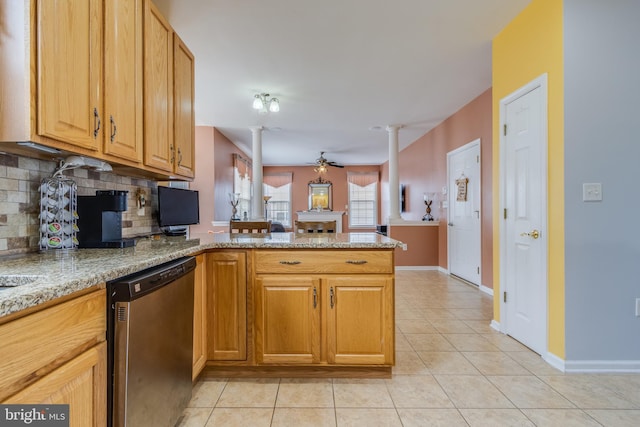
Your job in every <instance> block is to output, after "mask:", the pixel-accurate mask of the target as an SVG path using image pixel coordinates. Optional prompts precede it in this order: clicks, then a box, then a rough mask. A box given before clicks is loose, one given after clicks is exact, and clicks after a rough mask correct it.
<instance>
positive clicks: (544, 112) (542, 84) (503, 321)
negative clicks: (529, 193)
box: [499, 73, 549, 357]
mask: <svg viewBox="0 0 640 427" xmlns="http://www.w3.org/2000/svg"><path fill="white" fill-rule="evenodd" d="M538 88H540V89H541V94H540V108H541V111H540V113H541V120H540V121H541V125H540V126H541V141H540V142H541V144H542V146H541V147H540V149H541V159H542V162H543V164H542V165H541V170H542V171H543V174H542V175H543V176H541V177H540V180H541V190H542V191H543V192H544V194H545V197H542V202H541V204H542V206H540V207H541V209H542V212H543V215H542V217H541V221H542V224H540V226H541V230H542V232H543V233H545V241H546V246H545V248H544V249H545V250H544V252H545V253H544V255H543V256H542V264H543V270H544V271H543V274H542V276H543V278H544V282H545V287H544V301H545V306H544V316H542V318H543V319H544V331H545V340H544V348H543V349H542V352H541V354H542V356H543V357H546V356H547V352H548V349H549V318H548V316H549V299H548V298H549V270H548V268H549V267H548V259H549V246H548V245H549V239H548V238H547V236H548V230H549V227H548V215H549V211H548V199H549V187H548V170H549V169H548V145H549V141H548V120H549V115H548V92H547V91H548V84H547V74H546V73H544V74H542V75H541V76H539V77H537V78H536V79H534V80H532V81H531V82H529V83H527V84H526V85H524V86H522V87H521V88H519V89H517V90H516V91H514V92H512V93H511V94H509V95H507V96H506V97H504V98H502V99H501V100H500V127H499V129H500V131H499V133H500V135H499V136H500V162H499V164H500V178H499V186H500V189H499V197H500V200H499V206H500V211H499V217H500V220H499V224H500V225H499V234H500V238H499V241H500V283H499V286H500V331H501V332H503V333H507V331H508V321H509V319H508V318H507V307H506V303H505V302H504V297H503V296H504V292H505V291H507V290H508V288H507V284H506V283H505V282H504V279H505V277H507V276H506V268H507V266H506V262H505V260H506V251H507V244H506V241H507V235H506V231H505V227H506V224H505V221H504V219H503V218H504V216H503V212H504V209H505V206H506V204H505V197H506V185H505V171H506V136H505V135H504V131H503V129H504V127H505V124H506V116H507V114H506V113H507V105H508V104H510V103H511V102H513V101H515V100H516V99H518V98H520V97H521V96H524V95H526V94H527V93H529V92H531V91H533V90H535V89H538Z"/></svg>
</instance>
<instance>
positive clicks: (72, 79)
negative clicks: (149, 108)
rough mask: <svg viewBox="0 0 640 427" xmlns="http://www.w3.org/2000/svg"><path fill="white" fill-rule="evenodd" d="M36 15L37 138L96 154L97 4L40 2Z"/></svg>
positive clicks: (100, 121) (99, 117) (89, 0)
mask: <svg viewBox="0 0 640 427" xmlns="http://www.w3.org/2000/svg"><path fill="white" fill-rule="evenodd" d="M37 14H38V16H37V24H36V25H37V34H38V36H37V37H38V72H37V75H38V90H37V99H38V102H37V105H38V134H40V135H43V136H47V137H50V138H53V139H56V140H59V141H63V142H67V143H69V144H73V145H75V146H78V147H82V148H86V149H90V150H95V151H97V150H98V149H99V148H100V141H101V138H102V133H101V132H102V130H101V129H99V128H100V127H101V126H102V127H103V126H104V121H105V118H104V114H103V111H102V105H101V99H100V88H101V85H102V36H101V35H102V0H69V1H49V0H40V1H38V4H37Z"/></svg>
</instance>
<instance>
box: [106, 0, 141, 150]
mask: <svg viewBox="0 0 640 427" xmlns="http://www.w3.org/2000/svg"><path fill="white" fill-rule="evenodd" d="M142 29H143V28H142V0H107V1H105V2H104V70H105V71H104V92H103V93H104V114H103V126H104V131H103V144H104V145H103V152H104V153H105V154H107V155H111V156H115V157H119V158H122V159H126V160H131V161H133V162H141V161H142V144H143V140H142Z"/></svg>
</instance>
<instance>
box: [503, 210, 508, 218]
mask: <svg viewBox="0 0 640 427" xmlns="http://www.w3.org/2000/svg"><path fill="white" fill-rule="evenodd" d="M502 216H503V217H504V219H507V208H504V211H503V212H502Z"/></svg>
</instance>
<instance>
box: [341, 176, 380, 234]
mask: <svg viewBox="0 0 640 427" xmlns="http://www.w3.org/2000/svg"><path fill="white" fill-rule="evenodd" d="M347 182H348V186H349V228H374V227H375V226H376V223H377V220H378V173H377V172H365V173H349V174H348V175H347Z"/></svg>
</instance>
